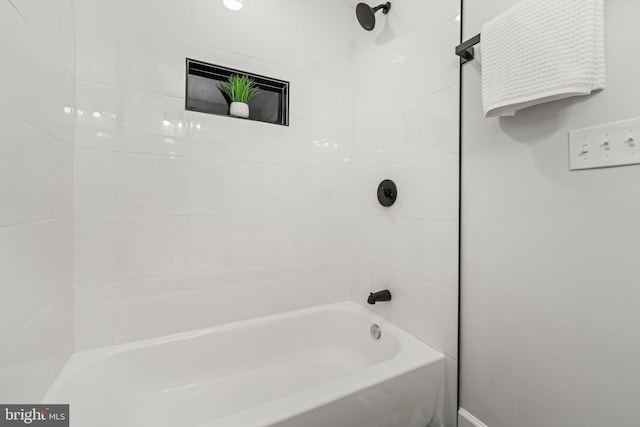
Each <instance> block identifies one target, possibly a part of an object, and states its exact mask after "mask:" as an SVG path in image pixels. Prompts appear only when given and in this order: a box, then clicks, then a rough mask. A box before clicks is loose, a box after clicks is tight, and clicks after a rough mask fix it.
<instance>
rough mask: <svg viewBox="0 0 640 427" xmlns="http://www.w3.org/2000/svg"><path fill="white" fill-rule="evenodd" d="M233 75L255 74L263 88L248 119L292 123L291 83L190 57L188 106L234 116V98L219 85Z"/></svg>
mask: <svg viewBox="0 0 640 427" xmlns="http://www.w3.org/2000/svg"><path fill="white" fill-rule="evenodd" d="M233 74H238V75H245V76H248V77H251V78H252V79H253V80H254V82H255V84H256V86H258V88H260V93H258V95H256V97H255V98H253V99H252V100H251V101H249V118H248V120H255V121H259V122H266V123H273V124H276V125H282V126H289V82H286V81H284V80H278V79H274V78H271V77H266V76H261V75H258V74H253V73H249V72H246V71H241V70H235V69H233V68H227V67H222V66H220V65H214V64H208V63H206V62H202V61H196V60H194V59H189V58H187V84H186V96H185V99H186V106H185V108H186V109H187V110H191V111H198V112H200V113H207V114H216V115H220V116H227V117H233V116H230V115H229V104H230V100H229V99H228V98H227V97H226V96H225V95H224V94H223V93H222V91H221V90H220V89H219V88H218V83H220V82H223V81H227V79H228V78H229V76H231V75H233ZM243 120H244V119H243Z"/></svg>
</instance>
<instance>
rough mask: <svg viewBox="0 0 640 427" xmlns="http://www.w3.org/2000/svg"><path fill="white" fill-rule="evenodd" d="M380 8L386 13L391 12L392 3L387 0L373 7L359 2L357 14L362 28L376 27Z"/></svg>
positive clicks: (368, 29)
mask: <svg viewBox="0 0 640 427" xmlns="http://www.w3.org/2000/svg"><path fill="white" fill-rule="evenodd" d="M380 9H382V12H383V13H384V14H385V15H386V14H387V13H389V9H391V3H389V2H387V3H385V4H381V5H379V6H376V7H373V8H372V7H371V6H369V5H368V4H366V3H358V6H356V16H357V17H358V22H360V25H362V28H364V29H365V30H367V31H371V30H373V29H374V28H375V26H376V12H377V11H378V10H380Z"/></svg>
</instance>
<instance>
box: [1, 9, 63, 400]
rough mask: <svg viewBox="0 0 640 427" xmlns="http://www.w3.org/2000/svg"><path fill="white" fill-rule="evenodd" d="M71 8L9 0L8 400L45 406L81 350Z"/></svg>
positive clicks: (4, 388) (4, 319)
mask: <svg viewBox="0 0 640 427" xmlns="http://www.w3.org/2000/svg"><path fill="white" fill-rule="evenodd" d="M74 21H75V13H74V11H73V7H72V5H71V3H69V2H68V0H52V1H48V2H44V3H43V2H38V1H33V0H11V1H8V0H1V1H0V53H1V54H2V67H1V68H2V71H1V72H0V129H1V131H0V149H1V150H2V156H0V157H1V159H2V160H0V199H1V200H2V209H0V401H2V402H6V403H24V402H37V401H38V400H39V399H40V398H41V397H42V396H43V395H44V393H45V392H46V390H47V388H48V387H49V385H50V384H51V382H52V381H53V380H54V378H55V376H56V375H57V373H58V372H59V371H60V369H62V367H63V365H64V364H65V363H66V361H67V360H68V358H69V357H70V355H71V352H72V350H73V307H72V300H73V297H72V262H73V224H72V220H71V216H72V215H73V146H72V145H71V143H72V141H73V73H74V61H75V60H74V52H75V49H74V40H75V25H74Z"/></svg>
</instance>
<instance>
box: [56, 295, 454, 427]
mask: <svg viewBox="0 0 640 427" xmlns="http://www.w3.org/2000/svg"><path fill="white" fill-rule="evenodd" d="M373 323H377V324H378V325H380V327H381V330H382V337H381V339H380V340H378V341H376V340H374V339H373V338H372V337H371V334H370V326H371V325H372V324H373ZM443 384H444V357H443V355H442V354H441V353H439V352H437V351H436V350H434V349H432V348H431V347H429V346H427V345H425V344H423V343H422V342H420V341H418V340H417V339H415V338H413V337H412V336H410V335H408V334H407V333H405V332H403V331H402V330H400V329H399V328H397V327H395V326H394V325H392V324H390V323H388V322H386V321H385V320H383V319H382V318H380V317H378V316H376V315H375V314H373V313H372V312H370V311H368V310H366V309H364V308H362V307H360V306H359V305H357V304H355V303H352V302H344V303H338V304H331V305H326V306H321V307H314V308H309V309H304V310H300V311H295V312H290V313H285V314H279V315H274V316H269V317H264V318H259V319H253V320H247V321H243V322H238V323H233V324H228V325H224V326H220V327H214V328H209V329H203V330H198V331H194V332H188V333H183V334H178V335H172V336H168V337H162V338H157V339H151V340H145V341H140V342H135V343H130V344H123V345H118V346H114V347H108V348H104V349H98V350H93V351H87V352H83V353H77V354H75V355H74V356H73V357H72V358H71V360H70V361H69V363H68V364H67V366H66V367H65V369H64V370H63V371H62V373H61V374H60V376H59V377H58V378H57V380H56V381H55V383H54V384H53V385H52V387H51V389H50V390H49V392H48V393H47V395H46V396H45V398H44V399H43V402H44V403H70V404H71V425H72V426H73V427H103V426H104V427H107V426H108V427H113V426H118V427H192V426H202V427H223V426H224V427H258V426H279V427H285V426H286V427H328V426H331V427H377V426H380V427H382V426H385V427H414V426H415V427H425V426H427V425H439V420H440V419H441V408H440V406H441V405H442V393H443Z"/></svg>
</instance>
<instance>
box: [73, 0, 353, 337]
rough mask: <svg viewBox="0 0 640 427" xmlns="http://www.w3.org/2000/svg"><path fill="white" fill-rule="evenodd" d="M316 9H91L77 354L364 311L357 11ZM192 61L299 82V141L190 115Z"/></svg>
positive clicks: (84, 25)
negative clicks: (355, 292) (356, 273)
mask: <svg viewBox="0 0 640 427" xmlns="http://www.w3.org/2000/svg"><path fill="white" fill-rule="evenodd" d="M313 3H314V4H313V5H311V2H309V4H308V5H306V6H305V7H299V6H298V5H297V4H296V3H295V2H289V1H288V0H286V1H285V0H279V1H275V2H271V3H270V4H268V5H267V4H260V3H259V2H256V3H255V4H253V3H247V4H246V7H245V8H244V9H243V10H242V11H240V12H231V11H229V10H228V9H226V8H225V7H224V6H223V3H222V2H221V1H213V2H212V1H204V0H188V1H177V0H171V1H165V2H162V4H157V2H150V1H146V0H135V1H133V2H131V1H127V2H124V1H113V2H108V4H107V3H105V2H99V1H93V0H78V1H77V2H76V6H77V9H78V13H77V21H78V29H77V33H78V36H77V39H78V41H77V65H76V73H77V78H78V82H77V86H76V104H77V109H78V113H77V119H76V120H77V121H76V127H75V138H76V155H75V161H76V171H77V172H76V176H75V194H76V200H75V215H76V221H75V245H76V256H75V286H76V290H77V294H76V296H75V302H76V309H75V315H76V318H77V322H76V341H77V343H76V344H77V345H76V348H77V349H88V348H93V347H96V346H104V345H109V344H111V343H114V342H125V341H130V340H136V339H141V338H147V337H150V336H156V335H163V334H167V333H173V332H178V331H183V330H187V329H193V328H196V327H204V326H208V325H213V324H218V323H224V322H228V321H233V320H239V319H244V318H246V317H255V316H260V315H265V314H271V313H275V312H279V311H283V310H292V309H296V308H301V307H306V306H308V305H313V304H322V303H327V302H331V301H337V300H343V299H348V298H349V296H350V293H351V289H350V286H351V261H350V258H351V256H352V253H353V244H352V241H353V235H354V233H353V221H352V217H351V216H349V215H350V213H351V212H352V200H351V197H350V195H351V193H350V189H351V185H350V179H351V177H352V175H351V174H350V173H349V172H348V170H347V168H348V167H349V162H350V161H351V157H352V151H353V150H352V125H351V123H352V106H351V99H352V96H351V92H350V88H349V83H348V80H347V79H346V78H345V76H347V77H348V78H350V70H351V56H350V52H351V49H352V46H351V43H350V34H351V21H352V19H351V18H352V10H351V9H350V8H348V7H346V6H344V5H339V4H337V3H335V2H333V1H318V2H313ZM149 10H153V11H154V13H153V14H149V13H148V12H149ZM318 16H325V17H331V22H332V25H331V26H326V25H320V26H319V25H317V22H316V20H317V19H318ZM303 23H310V24H312V25H303ZM169 27H171V28H169ZM238 28H244V29H245V30H244V31H242V32H238V31H237V29H238ZM187 57H190V58H194V59H199V60H203V61H208V62H212V63H216V64H220V65H224V66H228V67H232V68H238V69H244V70H247V71H250V72H254V73H258V74H263V75H269V76H273V77H276V78H281V79H284V80H288V81H291V83H292V86H291V114H292V116H291V126H289V127H281V126H275V125H270V124H265V123H258V122H249V121H240V120H231V119H228V118H226V117H219V116H211V115H207V114H200V113H193V112H186V111H185V109H184V82H185V58H187Z"/></svg>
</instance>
